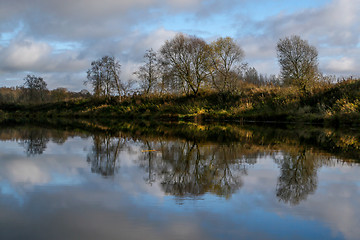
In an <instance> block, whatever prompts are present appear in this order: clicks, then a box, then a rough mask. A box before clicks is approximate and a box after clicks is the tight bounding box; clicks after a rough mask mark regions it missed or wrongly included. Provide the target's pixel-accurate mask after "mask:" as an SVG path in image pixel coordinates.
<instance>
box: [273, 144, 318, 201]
mask: <svg viewBox="0 0 360 240" xmlns="http://www.w3.org/2000/svg"><path fill="white" fill-rule="evenodd" d="M314 160H316V159H311V158H310V157H309V154H308V152H307V151H306V150H305V149H303V150H300V151H299V152H298V154H293V153H287V154H284V156H283V157H282V159H280V160H279V161H277V163H278V164H279V165H280V169H281V173H280V177H279V180H278V184H277V187H276V196H277V197H278V198H279V200H281V201H284V202H285V203H290V204H293V205H296V204H298V203H299V202H300V201H302V200H305V199H306V197H307V196H308V194H311V193H314V192H315V190H316V186H317V167H316V161H314Z"/></svg>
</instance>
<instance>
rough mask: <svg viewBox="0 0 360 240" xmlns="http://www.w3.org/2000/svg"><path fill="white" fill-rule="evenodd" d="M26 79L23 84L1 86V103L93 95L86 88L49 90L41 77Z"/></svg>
mask: <svg viewBox="0 0 360 240" xmlns="http://www.w3.org/2000/svg"><path fill="white" fill-rule="evenodd" d="M24 81H25V83H24V85H22V86H17V87H10V88H8V87H2V88H0V103H6V104H15V103H16V104H28V103H30V104H39V103H47V102H62V101H69V100H74V99H86V98H90V97H91V96H92V95H91V94H90V93H89V91H88V90H86V89H84V90H81V91H79V92H71V91H68V90H67V89H66V88H56V89H54V90H48V89H47V84H46V82H45V81H44V79H43V78H41V77H36V76H31V75H28V76H26V77H25V79H24Z"/></svg>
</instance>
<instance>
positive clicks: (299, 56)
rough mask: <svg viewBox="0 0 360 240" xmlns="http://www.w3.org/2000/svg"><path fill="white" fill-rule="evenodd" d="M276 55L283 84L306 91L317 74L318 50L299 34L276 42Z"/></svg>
mask: <svg viewBox="0 0 360 240" xmlns="http://www.w3.org/2000/svg"><path fill="white" fill-rule="evenodd" d="M277 57H278V59H279V63H280V66H281V76H282V79H283V81H284V83H285V84H290V85H295V86H298V87H299V88H300V89H301V90H302V91H304V92H307V91H308V88H309V87H310V86H311V84H312V83H313V82H314V81H316V79H317V76H318V52H317V50H316V48H315V47H314V46H311V45H309V43H308V42H307V41H306V40H302V39H301V38H300V37H299V36H291V37H286V38H284V39H280V40H279V42H278V43H277Z"/></svg>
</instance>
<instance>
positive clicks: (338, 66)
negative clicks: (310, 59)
mask: <svg viewBox="0 0 360 240" xmlns="http://www.w3.org/2000/svg"><path fill="white" fill-rule="evenodd" d="M359 12H360V1H358V0H313V1H310V0H305V1H295V0H287V1H286V0H272V1H270V0H252V1H251V0H238V1H236V0H224V1H215V0H169V1H165V0H131V1H130V0H124V1H118V0H103V1H95V0H63V1H57V0H37V1H28V0H17V1H13V0H1V2H0V63H1V64H0V86H16V85H20V84H22V83H23V78H24V77H25V76H26V75H27V74H35V75H39V76H42V77H44V79H45V81H46V82H47V83H48V87H49V88H50V89H53V88H57V87H66V88H68V89H69V90H81V89H83V88H85V87H84V86H83V81H84V80H85V78H86V74H85V73H86V70H87V69H88V68H89V66H90V62H91V61H93V60H95V59H97V58H99V57H101V56H104V55H109V54H110V55H113V56H115V57H117V58H118V59H119V60H120V61H121V63H122V78H123V79H124V80H127V79H130V78H133V76H132V74H131V73H132V72H133V71H134V70H136V68H137V67H139V65H140V64H141V63H142V56H143V54H144V53H145V50H146V49H149V48H153V49H158V48H159V47H161V45H162V44H163V43H164V42H165V41H166V40H168V39H171V38H172V37H173V36H174V35H175V34H176V33H178V32H183V33H186V34H191V35H197V36H198V37H202V38H204V39H205V40H206V41H209V42H210V41H212V40H214V39H216V38H217V37H220V36H221V37H225V36H230V37H233V38H234V39H236V40H237V42H238V43H239V44H240V46H241V47H242V48H243V49H244V51H245V54H246V58H245V61H246V62H248V63H249V65H250V66H253V67H255V68H256V69H257V70H258V71H259V72H260V73H263V74H278V73H279V66H278V63H277V59H276V51H275V46H276V42H277V41H278V40H279V38H283V37H285V36H289V35H293V34H296V35H300V36H301V37H302V38H303V39H306V40H308V41H309V42H310V44H312V45H314V46H315V47H317V49H318V51H319V62H320V70H321V71H322V72H323V73H324V74H336V75H338V76H349V75H353V76H359V75H360V44H359V40H360V24H358V23H359V22H360V14H358V13H359Z"/></svg>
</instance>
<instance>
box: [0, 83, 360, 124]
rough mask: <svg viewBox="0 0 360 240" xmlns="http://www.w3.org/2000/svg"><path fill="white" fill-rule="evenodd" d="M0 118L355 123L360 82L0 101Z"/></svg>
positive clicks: (359, 120) (358, 118) (358, 116)
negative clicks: (300, 87) (233, 91)
mask: <svg viewBox="0 0 360 240" xmlns="http://www.w3.org/2000/svg"><path fill="white" fill-rule="evenodd" d="M0 115H1V117H0V119H1V118H2V119H11V118H24V119H25V118H79V119H133V118H137V119H147V120H175V121H181V120H184V121H195V122H200V121H274V122H306V123H322V124H329V125H341V124H352V125H358V124H360V81H359V80H347V81H343V82H341V83H338V84H332V85H322V86H318V87H316V88H313V89H312V92H308V93H303V92H300V91H298V89H296V88H292V87H281V88H280V87H275V86H265V87H256V86H253V85H246V86H244V87H243V89H241V91H240V92H239V93H237V94H219V93H216V92H210V91H207V92H200V93H199V94H198V95H197V96H196V97H194V96H181V95H169V94H168V95H162V96H159V95H152V96H134V97H128V98H124V99H122V100H121V101H120V100H119V99H118V98H116V97H113V98H109V99H83V100H81V99H80V100H76V101H67V102H57V103H45V104H38V105H20V104H0Z"/></svg>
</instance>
